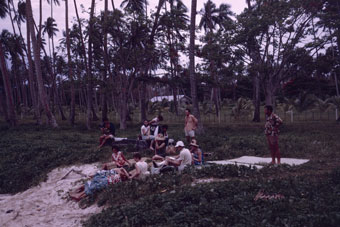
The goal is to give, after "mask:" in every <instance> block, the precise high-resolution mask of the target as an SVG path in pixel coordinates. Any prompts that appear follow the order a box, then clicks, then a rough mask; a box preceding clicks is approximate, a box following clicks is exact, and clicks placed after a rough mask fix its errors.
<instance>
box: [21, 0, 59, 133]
mask: <svg viewBox="0 0 340 227" xmlns="http://www.w3.org/2000/svg"><path fill="white" fill-rule="evenodd" d="M26 18H27V23H28V25H29V30H30V35H31V39H32V44H33V53H34V63H35V70H36V75H37V82H38V91H39V98H40V101H41V103H42V105H43V108H44V110H45V113H46V115H47V118H48V120H49V124H50V125H51V126H52V127H54V128H55V127H58V124H57V122H56V120H55V117H54V115H53V114H52V112H51V110H50V106H49V104H48V102H47V95H46V91H45V88H44V83H43V79H42V72H41V62H40V46H39V45H38V41H37V38H36V36H35V31H34V26H33V15H32V6H31V0H27V1H26ZM38 38H39V37H38Z"/></svg>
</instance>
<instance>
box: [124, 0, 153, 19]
mask: <svg viewBox="0 0 340 227" xmlns="http://www.w3.org/2000/svg"><path fill="white" fill-rule="evenodd" d="M146 4H147V2H146V1H145V0H123V1H122V3H121V4H120V7H122V8H124V9H125V10H127V11H129V12H132V13H133V14H134V16H135V14H139V15H142V14H144V12H145V6H146Z"/></svg>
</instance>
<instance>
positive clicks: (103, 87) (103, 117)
mask: <svg viewBox="0 0 340 227" xmlns="http://www.w3.org/2000/svg"><path fill="white" fill-rule="evenodd" d="M107 14H108V0H105V3H104V28H103V32H104V48H103V55H104V72H103V83H102V88H101V92H102V98H103V102H102V119H106V118H107V92H106V80H107V71H108V54H107V28H106V27H107Z"/></svg>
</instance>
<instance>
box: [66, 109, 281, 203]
mask: <svg viewBox="0 0 340 227" xmlns="http://www.w3.org/2000/svg"><path fill="white" fill-rule="evenodd" d="M265 115H266V123H265V135H266V138H267V142H268V146H269V149H270V152H271V157H272V162H271V163H272V164H275V163H278V164H280V163H281V155H280V150H279V144H278V135H279V127H280V126H281V125H282V120H281V118H280V117H279V116H277V115H276V114H274V113H273V107H272V106H265ZM162 120H163V117H162V116H161V115H159V116H157V117H155V118H154V119H152V120H151V121H147V120H145V121H144V123H143V125H142V127H141V139H142V140H146V141H148V142H149V144H150V149H151V150H153V151H155V154H154V156H153V157H152V166H151V170H153V171H152V172H153V173H158V172H162V170H168V169H169V168H170V169H171V170H175V169H177V170H178V171H182V170H183V169H184V168H185V167H187V166H190V165H202V164H203V152H202V150H201V149H200V147H199V145H198V144H197V140H196V139H195V130H196V129H197V126H198V120H197V119H196V118H195V117H194V116H193V115H192V114H191V111H190V109H186V110H185V123H184V133H185V137H186V140H187V142H188V144H189V148H190V149H187V148H185V145H184V143H183V141H177V143H176V144H175V145H174V141H173V140H172V139H169V137H168V133H167V130H168V126H167V125H163V126H162V127H160V126H159V122H161V121H162ZM102 131H103V135H102V136H101V137H100V147H101V146H103V145H104V144H105V142H106V140H108V139H111V138H114V126H113V124H112V123H109V122H108V120H107V119H105V120H104V123H103V129H102ZM133 158H134V161H135V169H134V170H132V171H130V172H128V171H127V170H126V168H125V167H126V166H131V163H130V162H129V160H127V159H126V158H125V156H124V154H123V152H121V151H119V147H117V146H112V162H110V163H106V164H104V165H103V169H102V170H101V171H99V172H97V173H96V174H95V175H94V176H92V180H89V181H87V182H86V183H85V184H84V185H83V186H82V187H79V188H77V189H76V190H74V191H72V192H70V197H71V198H73V199H75V200H80V199H81V198H83V197H85V196H86V195H91V194H93V192H94V191H97V190H100V189H102V188H104V187H106V186H107V185H109V184H115V183H118V182H121V181H125V180H128V179H143V178H144V177H145V176H147V175H149V174H150V171H149V165H148V164H147V163H146V162H145V160H143V159H142V157H141V155H140V153H135V154H134V156H133ZM276 159H277V162H276Z"/></svg>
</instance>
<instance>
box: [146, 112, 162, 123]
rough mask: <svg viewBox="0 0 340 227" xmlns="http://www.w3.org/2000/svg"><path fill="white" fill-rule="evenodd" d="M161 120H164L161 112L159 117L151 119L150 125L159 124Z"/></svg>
mask: <svg viewBox="0 0 340 227" xmlns="http://www.w3.org/2000/svg"><path fill="white" fill-rule="evenodd" d="M160 121H163V116H162V115H160V114H159V115H158V116H157V117H155V118H153V119H152V120H151V121H149V125H158V123H159V122H160Z"/></svg>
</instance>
